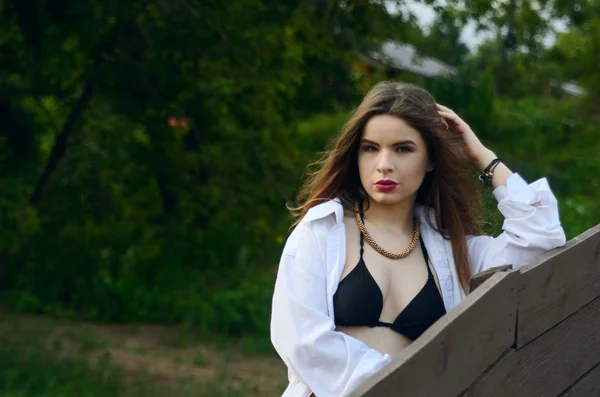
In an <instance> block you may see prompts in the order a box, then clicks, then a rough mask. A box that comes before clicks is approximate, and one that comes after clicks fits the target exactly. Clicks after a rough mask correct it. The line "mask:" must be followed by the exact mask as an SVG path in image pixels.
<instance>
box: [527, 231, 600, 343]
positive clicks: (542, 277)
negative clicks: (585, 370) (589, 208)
mask: <svg viewBox="0 0 600 397" xmlns="http://www.w3.org/2000/svg"><path fill="white" fill-rule="evenodd" d="M521 273H522V277H521V281H522V283H523V284H522V286H521V287H520V288H519V316H518V317H519V328H518V330H517V344H516V347H517V348H520V347H522V346H523V345H525V344H527V343H529V342H530V341H531V340H533V339H534V338H536V337H537V336H539V335H540V334H542V333H543V332H545V331H547V330H548V329H550V328H552V327H553V326H554V325H556V324H558V323H559V322H560V321H562V320H563V319H565V318H566V317H568V316H569V315H571V314H572V313H574V312H575V311H577V310H578V309H579V308H581V307H582V306H583V305H585V304H587V303H588V302H590V301H592V300H593V299H594V298H596V297H598V296H600V225H597V226H596V227H594V228H592V229H590V230H588V231H586V232H585V233H583V234H582V235H580V236H578V237H576V238H574V239H572V240H570V241H569V242H568V243H567V244H566V246H565V247H563V248H560V249H557V250H553V251H550V252H548V253H547V254H545V255H542V256H540V257H539V258H538V259H537V260H536V261H535V263H533V264H531V265H529V266H526V267H524V268H522V269H521Z"/></svg>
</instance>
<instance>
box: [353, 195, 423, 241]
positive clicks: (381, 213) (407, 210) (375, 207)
mask: <svg viewBox="0 0 600 397" xmlns="http://www.w3.org/2000/svg"><path fill="white" fill-rule="evenodd" d="M365 207H366V206H365ZM414 207H415V202H414V200H407V201H406V202H401V203H396V204H381V203H377V202H375V201H373V200H371V202H370V204H369V208H368V209H367V210H366V211H364V219H365V223H366V222H368V223H370V224H372V225H375V226H377V227H383V228H385V229H390V230H391V229H394V230H398V229H400V230H402V231H405V232H407V233H409V234H412V233H413V228H414Z"/></svg>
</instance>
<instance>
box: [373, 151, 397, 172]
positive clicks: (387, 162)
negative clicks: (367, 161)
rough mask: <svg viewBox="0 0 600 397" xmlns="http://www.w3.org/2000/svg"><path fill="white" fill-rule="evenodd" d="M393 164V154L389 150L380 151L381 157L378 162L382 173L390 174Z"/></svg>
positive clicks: (378, 168) (378, 169) (378, 167)
mask: <svg viewBox="0 0 600 397" xmlns="http://www.w3.org/2000/svg"><path fill="white" fill-rule="evenodd" d="M393 169H394V168H393V164H392V159H391V154H390V153H388V151H387V150H382V151H381V152H380V153H379V159H378V162H377V171H378V172H380V173H382V174H389V173H390V172H392V171H393Z"/></svg>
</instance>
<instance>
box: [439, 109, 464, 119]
mask: <svg viewBox="0 0 600 397" xmlns="http://www.w3.org/2000/svg"><path fill="white" fill-rule="evenodd" d="M438 114H439V115H440V116H442V117H444V118H446V119H448V120H451V121H454V122H456V121H457V120H460V118H459V117H458V116H457V115H456V113H451V112H445V111H441V110H438Z"/></svg>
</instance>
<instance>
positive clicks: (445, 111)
mask: <svg viewBox="0 0 600 397" xmlns="http://www.w3.org/2000/svg"><path fill="white" fill-rule="evenodd" d="M436 105H437V108H438V113H439V114H440V116H442V120H444V122H446V123H447V124H448V126H449V130H450V131H454V132H457V133H459V134H461V135H462V138H463V140H464V142H465V145H466V152H467V155H468V156H469V157H470V158H471V160H472V161H473V162H474V163H475V164H476V165H479V163H481V162H482V159H484V158H486V159H487V158H488V157H489V155H488V154H489V152H490V150H489V149H488V148H486V147H485V146H484V145H483V144H482V143H481V141H480V140H479V138H478V137H477V135H475V133H474V132H473V130H472V129H471V127H469V125H468V124H467V123H465V122H464V120H463V119H461V118H460V117H458V115H457V114H456V113H454V111H453V110H451V109H449V108H447V107H446V106H442V105H440V104H436Z"/></svg>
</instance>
